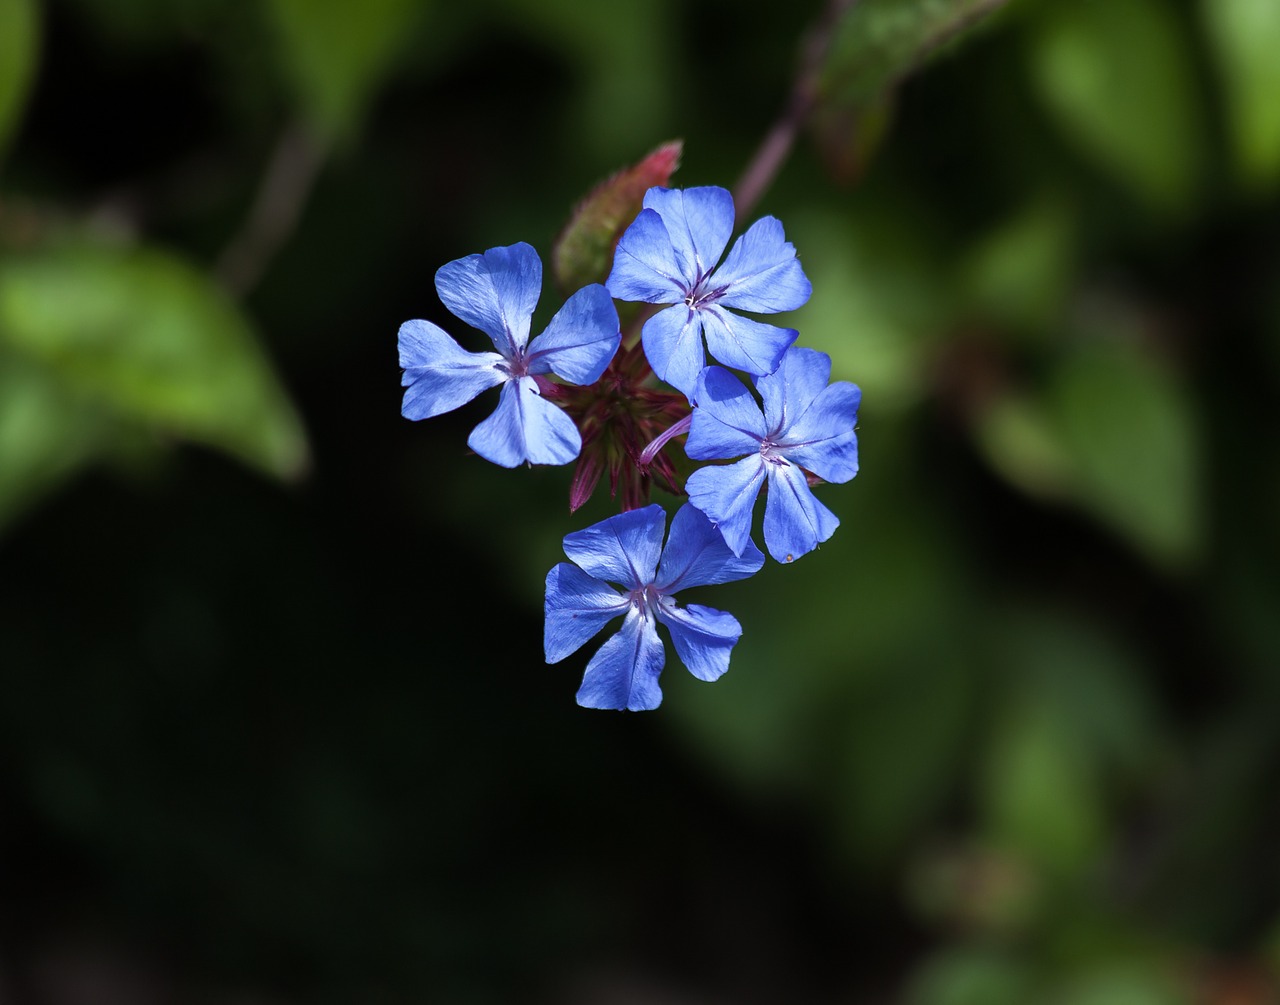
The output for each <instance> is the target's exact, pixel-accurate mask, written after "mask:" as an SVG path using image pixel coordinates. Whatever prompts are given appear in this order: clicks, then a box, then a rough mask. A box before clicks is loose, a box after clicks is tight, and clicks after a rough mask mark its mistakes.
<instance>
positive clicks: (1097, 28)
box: [1031, 0, 1205, 209]
mask: <svg viewBox="0 0 1280 1005" xmlns="http://www.w3.org/2000/svg"><path fill="white" fill-rule="evenodd" d="M1041 10H1042V11H1043V12H1044V15H1043V19H1042V21H1041V22H1040V24H1039V25H1038V32H1037V34H1036V36H1035V38H1034V39H1033V43H1034V44H1033V46H1032V48H1031V58H1032V76H1033V78H1034V82H1035V84H1036V86H1037V88H1038V90H1039V92H1040V95H1041V97H1042V98H1043V100H1044V102H1045V104H1046V105H1047V106H1048V108H1049V110H1050V111H1051V112H1052V113H1053V114H1054V115H1056V116H1057V118H1058V121H1059V123H1060V124H1061V126H1062V128H1063V130H1064V131H1065V132H1066V133H1067V135H1068V136H1070V137H1071V139H1072V140H1074V141H1075V143H1076V144H1077V145H1078V146H1079V147H1080V149H1081V150H1082V151H1083V153H1084V154H1085V155H1086V156H1088V157H1090V158H1092V159H1093V160H1094V161H1095V162H1097V163H1098V164H1099V165H1100V166H1102V167H1103V168H1106V169H1107V170H1109V171H1111V172H1112V173H1114V174H1115V175H1116V176H1117V177H1118V178H1119V179H1120V180H1121V181H1123V182H1124V183H1125V184H1127V185H1129V186H1130V187H1131V188H1132V189H1133V190H1134V191H1135V192H1136V193H1137V194H1138V195H1139V196H1141V197H1142V198H1144V199H1146V200H1147V201H1148V203H1149V204H1150V205H1151V206H1153V207H1154V208H1158V209H1182V208H1185V207H1187V206H1188V204H1189V203H1190V202H1191V200H1192V198H1193V197H1194V195H1195V190H1196V186H1197V184H1198V182H1199V180H1200V175H1201V168H1202V159H1201V154H1202V151H1203V150H1204V148H1205V131H1204V126H1203V123H1202V121H1201V111H1200V107H1199V105H1198V96H1197V94H1196V90H1195V86H1194V83H1193V81H1194V74H1193V70H1192V62H1191V55H1190V52H1189V49H1188V45H1187V42H1186V40H1185V38H1184V37H1183V34H1182V26H1181V24H1180V22H1179V21H1178V19H1177V15H1176V14H1175V12H1174V10H1173V9H1172V7H1171V6H1170V5H1168V4H1165V3H1162V2H1161V0H1071V2H1070V3H1050V4H1045V5H1044V6H1043V7H1042V8H1041Z"/></svg>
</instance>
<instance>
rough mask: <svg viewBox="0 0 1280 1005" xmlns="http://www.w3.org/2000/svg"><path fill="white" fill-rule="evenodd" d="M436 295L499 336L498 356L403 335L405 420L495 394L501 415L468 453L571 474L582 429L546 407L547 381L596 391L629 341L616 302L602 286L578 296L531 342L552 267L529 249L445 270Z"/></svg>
mask: <svg viewBox="0 0 1280 1005" xmlns="http://www.w3.org/2000/svg"><path fill="white" fill-rule="evenodd" d="M436 291H437V292H438V293H439V294H440V299H441V300H442V301H444V305H445V306H446V307H448V308H449V310H450V311H452V312H453V313H454V314H456V315H457V316H458V317H459V318H461V319H462V320H463V321H465V322H466V323H467V324H469V325H471V326H473V327H475V328H479V329H480V330H481V331H482V332H484V333H485V334H486V335H488V336H489V338H490V339H491V340H492V342H493V346H494V348H495V349H497V350H498V351H497V352H467V351H466V350H465V349H463V348H462V347H461V346H459V345H458V343H457V342H455V341H454V340H453V339H452V338H451V337H450V336H449V335H447V334H446V333H445V332H444V331H443V330H442V329H441V328H439V327H437V326H436V325H433V324H432V323H431V322H430V321H407V322H405V323H404V324H403V325H401V326H400V365H401V366H402V367H404V378H403V380H402V381H401V383H402V384H403V385H404V386H405V387H406V388H408V390H406V391H405V393H404V404H403V406H402V407H401V413H402V414H403V415H404V416H405V418H408V419H429V418H431V417H432V416H435V415H442V414H444V413H445V412H451V411H453V409H455V408H459V407H461V406H462V405H465V404H466V403H467V402H468V401H470V400H471V399H472V398H474V397H475V396H476V395H478V394H480V393H481V392H482V391H485V390H487V389H489V388H491V387H494V386H495V385H498V384H501V385H502V394H501V397H500V398H499V399H498V407H497V409H496V410H495V411H494V413H493V414H492V415H491V416H489V418H487V419H485V420H484V422H482V423H480V425H478V426H476V428H475V430H474V431H473V432H472V433H471V436H470V438H469V439H468V440H467V445H468V446H470V447H471V449H472V450H474V451H475V452H476V453H477V454H479V455H480V456H481V457H483V458H485V459H486V460H489V461H492V462H493V463H494V464H500V465H502V466H503V467H504V468H514V467H517V466H518V465H520V464H522V463H524V462H525V461H528V462H529V463H530V464H567V463H568V462H569V461H571V460H573V459H574V458H575V457H577V456H578V451H579V450H581V449H582V437H581V436H580V435H579V433H578V429H577V427H576V426H575V425H574V424H573V420H572V419H570V418H569V416H568V415H566V414H565V413H564V412H563V411H561V409H559V408H558V407H556V406H555V405H554V404H552V403H551V402H550V401H548V400H547V399H546V398H544V397H542V386H540V384H539V378H541V380H542V381H543V382H545V381H546V378H545V377H541V375H542V374H547V373H554V374H555V375H556V376H558V377H560V378H561V379H562V380H564V381H566V382H568V383H570V384H591V383H593V382H594V381H596V380H597V379H598V378H599V377H600V375H601V374H602V373H604V370H605V368H606V367H607V366H608V365H609V361H610V360H611V359H613V354H614V352H616V351H617V348H618V345H619V343H620V342H621V340H622V336H621V334H620V332H619V330H618V312H617V310H616V309H615V308H614V306H613V300H612V298H611V297H610V296H609V294H608V292H607V291H606V290H605V288H604V287H603V286H601V285H600V284H599V283H595V284H593V285H591V286H584V287H583V288H582V289H580V290H578V292H577V293H575V294H574V295H573V296H571V297H570V298H569V299H568V301H567V302H566V303H565V305H564V306H563V307H561V308H560V311H559V312H558V313H557V314H556V316H555V317H553V318H552V319H551V323H550V324H549V325H547V329H546V331H544V332H543V333H542V334H541V335H539V336H538V337H537V338H535V339H534V340H533V341H532V342H529V322H530V319H531V318H532V317H533V309H534V308H535V307H536V306H537V305H538V297H539V295H540V294H541V292H542V261H541V260H540V259H539V258H538V253H537V252H536V251H534V250H533V248H531V247H530V246H529V245H527V244H523V243H521V244H513V245H511V246H510V247H507V248H490V249H489V250H488V251H486V252H485V253H484V254H483V255H469V256H467V257H466V258H459V259H458V260H457V261H454V262H450V263H449V264H447V265H445V266H442V267H441V269H440V270H439V271H438V272H437V273H436Z"/></svg>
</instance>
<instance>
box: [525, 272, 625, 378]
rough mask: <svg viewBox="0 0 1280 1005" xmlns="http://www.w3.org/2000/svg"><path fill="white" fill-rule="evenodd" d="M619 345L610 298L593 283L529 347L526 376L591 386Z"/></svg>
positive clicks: (615, 311)
mask: <svg viewBox="0 0 1280 1005" xmlns="http://www.w3.org/2000/svg"><path fill="white" fill-rule="evenodd" d="M621 342H622V334H621V332H620V331H619V330H618V311H617V308H615V307H614V306H613V298H612V297H611V296H609V291H608V290H606V289H605V288H604V287H603V286H601V285H600V284H599V283H592V284H591V285H590V286H584V287H582V289H580V290H578V292H577V293H575V294H574V295H573V296H571V297H570V298H569V299H568V300H567V301H565V304H564V306H563V307H561V308H560V310H558V311H557V312H556V316H555V317H553V318H552V319H551V324H549V325H547V329H546V331H544V332H543V333H542V334H541V335H539V336H538V337H537V338H536V339H534V340H533V341H532V342H530V343H529V351H528V356H527V360H528V365H529V372H530V373H548V372H551V373H555V374H556V375H557V376H558V377H561V378H563V379H564V380H567V381H568V382H569V383H570V384H594V383H595V382H596V381H597V380H599V378H600V375H601V374H602V373H604V371H605V368H606V367H607V366H608V365H609V361H610V360H612V359H613V354H614V353H615V352H617V351H618V345H619V344H620V343H621Z"/></svg>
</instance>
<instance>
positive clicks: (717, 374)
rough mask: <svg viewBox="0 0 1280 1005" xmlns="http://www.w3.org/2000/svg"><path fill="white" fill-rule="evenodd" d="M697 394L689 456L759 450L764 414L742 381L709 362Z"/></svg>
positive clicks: (701, 457)
mask: <svg viewBox="0 0 1280 1005" xmlns="http://www.w3.org/2000/svg"><path fill="white" fill-rule="evenodd" d="M694 398H695V403H694V404H695V407H694V409H693V415H692V417H691V421H690V425H689V438H688V439H687V440H686V441H685V445H684V452H685V453H686V454H687V455H688V456H689V457H691V458H692V459H693V460H695V461H710V460H717V459H719V458H723V457H741V456H742V455H743V454H755V453H759V451H760V441H761V440H763V439H764V436H765V425H764V416H763V415H761V414H760V406H759V405H758V404H757V403H756V399H755V398H754V397H753V396H752V394H751V392H750V391H748V390H747V388H746V386H745V385H744V384H743V383H742V381H740V380H739V379H738V378H737V377H735V376H734V375H733V374H731V373H730V372H729V371H728V370H726V369H724V367H720V366H709V367H707V368H706V369H705V370H703V371H702V375H701V376H700V377H699V378H698V384H697V389H696V391H695V393H694Z"/></svg>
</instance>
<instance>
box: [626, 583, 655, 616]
mask: <svg viewBox="0 0 1280 1005" xmlns="http://www.w3.org/2000/svg"><path fill="white" fill-rule="evenodd" d="M660 603H662V594H661V593H659V592H658V588H657V587H656V586H654V585H653V583H645V585H644V586H637V587H634V588H633V589H632V590H631V605H632V606H633V607H637V608H639V609H640V613H641V614H643V615H644V616H645V617H648V616H649V614H650V613H651V612H652V611H653V609H654V608H655V607H657V606H658V605H659V604H660Z"/></svg>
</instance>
